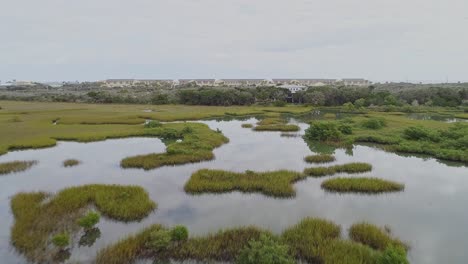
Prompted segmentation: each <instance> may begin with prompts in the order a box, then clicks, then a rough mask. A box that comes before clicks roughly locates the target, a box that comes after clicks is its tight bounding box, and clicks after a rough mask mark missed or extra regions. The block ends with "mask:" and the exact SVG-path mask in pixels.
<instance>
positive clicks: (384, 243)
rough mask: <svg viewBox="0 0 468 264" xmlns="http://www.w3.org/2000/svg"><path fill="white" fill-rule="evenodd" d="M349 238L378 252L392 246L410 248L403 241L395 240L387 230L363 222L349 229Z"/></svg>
mask: <svg viewBox="0 0 468 264" xmlns="http://www.w3.org/2000/svg"><path fill="white" fill-rule="evenodd" d="M349 237H350V238H351V239H352V240H353V241H356V242H359V243H362V244H364V245H367V246H369V247H371V248H373V249H376V250H385V249H387V248H388V247H390V246H394V247H400V248H404V249H405V250H408V249H409V247H408V245H406V244H405V243H403V242H402V241H401V240H399V239H397V238H393V237H392V235H391V234H390V233H389V232H387V231H386V230H385V229H382V228H379V227H378V226H375V225H372V224H369V223H366V222H362V223H357V224H354V225H352V226H351V227H350V229H349Z"/></svg>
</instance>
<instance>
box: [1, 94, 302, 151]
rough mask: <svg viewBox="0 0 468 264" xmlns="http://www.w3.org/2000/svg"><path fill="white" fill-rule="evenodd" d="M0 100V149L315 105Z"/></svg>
mask: <svg viewBox="0 0 468 264" xmlns="http://www.w3.org/2000/svg"><path fill="white" fill-rule="evenodd" d="M0 106H1V107H2V110H1V111H0V127H1V128H2V129H0V154H2V153H6V152H8V151H10V150H17V149H27V148H43V147H51V146H54V145H55V144H56V140H60V139H68V140H76V141H86V142H89V141H96V140H104V139H106V138H118V137H129V136H145V135H144V134H145V133H144V131H143V126H142V124H143V122H144V121H145V120H146V119H152V120H159V121H182V120H199V119H206V118H215V117H223V116H227V115H236V116H244V115H252V114H260V115H264V116H278V115H279V114H280V113H283V112H288V113H292V114H301V113H306V112H309V111H310V110H311V108H310V107H303V106H286V107H262V106H248V107H247V106H246V107H240V106H239V107H235V106H233V107H218V106H187V105H160V106H154V105H117V104H113V105H105V104H77V103H41V102H18V101H0ZM148 110H150V111H151V112H148ZM148 136H149V135H148Z"/></svg>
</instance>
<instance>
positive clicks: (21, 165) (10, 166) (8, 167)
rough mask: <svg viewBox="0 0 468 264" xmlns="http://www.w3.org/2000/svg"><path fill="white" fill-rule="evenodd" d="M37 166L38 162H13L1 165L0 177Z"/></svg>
mask: <svg viewBox="0 0 468 264" xmlns="http://www.w3.org/2000/svg"><path fill="white" fill-rule="evenodd" d="M35 164H37V161H11V162H4V163H0V175H4V174H9V173H14V172H21V171H25V170H27V169H29V168H31V167H32V166H33V165H35Z"/></svg>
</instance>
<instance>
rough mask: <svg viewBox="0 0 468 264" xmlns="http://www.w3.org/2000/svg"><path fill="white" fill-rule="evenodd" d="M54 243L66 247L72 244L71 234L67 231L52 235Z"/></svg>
mask: <svg viewBox="0 0 468 264" xmlns="http://www.w3.org/2000/svg"><path fill="white" fill-rule="evenodd" d="M52 244H54V246H56V247H59V248H64V247H66V246H68V245H69V244H70V236H69V235H68V234H67V233H61V234H57V235H55V236H53V237H52Z"/></svg>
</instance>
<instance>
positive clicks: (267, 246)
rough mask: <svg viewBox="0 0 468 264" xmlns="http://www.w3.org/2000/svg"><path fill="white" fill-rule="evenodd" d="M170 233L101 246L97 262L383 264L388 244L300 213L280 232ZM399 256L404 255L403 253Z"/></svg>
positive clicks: (157, 231)
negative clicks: (370, 242) (349, 235)
mask: <svg viewBox="0 0 468 264" xmlns="http://www.w3.org/2000/svg"><path fill="white" fill-rule="evenodd" d="M170 233H171V231H170V229H167V228H165V227H163V226H161V225H153V226H151V227H149V228H147V229H145V230H143V231H142V232H140V233H138V234H136V235H133V236H130V237H128V238H127V239H124V240H121V241H119V242H117V243H116V244H114V245H110V246H108V247H107V248H104V249H103V250H101V251H100V252H99V253H98V255H97V258H96V263H97V264H101V263H113V264H120V263H122V264H123V263H125V264H127V263H132V262H134V261H135V260H137V259H138V258H141V257H146V258H153V259H157V260H167V259H173V260H182V261H183V260H188V259H190V260H197V261H202V262H209V261H231V262H232V261H237V263H294V262H292V261H293V260H299V259H301V260H305V261H307V262H308V263H323V264H376V263H377V264H387V263H386V262H378V261H382V260H383V259H384V258H388V255H389V253H388V252H389V249H388V247H387V248H385V249H383V250H375V249H372V248H371V247H369V246H367V245H365V244H361V243H357V242H354V241H349V240H343V239H341V228H340V226H338V225H336V224H334V223H332V222H330V221H327V220H323V219H316V218H305V219H303V220H302V221H301V222H300V223H298V224H297V225H295V226H293V227H290V228H288V229H287V230H285V231H284V232H283V233H282V234H281V235H273V234H271V233H270V232H268V231H265V230H261V229H258V228H255V227H242V228H235V229H228V230H223V231H219V232H217V233H214V234H209V235H206V236H204V237H193V238H189V239H187V240H185V241H181V242H179V243H175V242H174V241H173V240H171V239H170V235H168V234H170ZM148 241H159V243H158V246H156V247H151V246H150V247H148V245H150V244H148ZM161 244H162V245H163V246H162V247H160V246H159V245H161ZM392 245H393V244H392ZM384 250H385V251H384ZM401 256H403V258H402V259H406V258H405V254H403V255H401ZM271 261H273V262H271ZM403 263H405V262H403Z"/></svg>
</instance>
